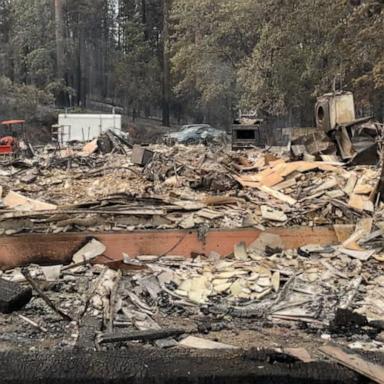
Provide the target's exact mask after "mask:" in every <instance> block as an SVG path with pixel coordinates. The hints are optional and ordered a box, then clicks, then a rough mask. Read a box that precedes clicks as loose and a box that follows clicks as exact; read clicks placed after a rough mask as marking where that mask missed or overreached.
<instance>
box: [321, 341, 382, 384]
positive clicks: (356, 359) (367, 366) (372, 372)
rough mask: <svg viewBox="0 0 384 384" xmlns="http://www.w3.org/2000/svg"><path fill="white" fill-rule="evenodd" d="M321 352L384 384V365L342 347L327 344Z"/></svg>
mask: <svg viewBox="0 0 384 384" xmlns="http://www.w3.org/2000/svg"><path fill="white" fill-rule="evenodd" d="M320 352H322V353H324V355H326V356H328V357H330V358H331V359H333V360H335V361H337V362H338V363H340V364H341V365H344V366H345V367H347V368H349V369H352V370H353V371H355V372H358V373H360V374H362V375H364V376H366V377H368V378H369V379H371V380H373V381H374V382H376V383H379V384H384V367H383V366H380V365H377V364H374V363H371V362H369V361H366V360H364V359H363V358H361V357H360V356H359V355H357V354H354V353H353V354H352V353H347V352H345V351H343V350H342V349H341V348H338V347H334V346H329V345H328V346H325V347H321V348H320Z"/></svg>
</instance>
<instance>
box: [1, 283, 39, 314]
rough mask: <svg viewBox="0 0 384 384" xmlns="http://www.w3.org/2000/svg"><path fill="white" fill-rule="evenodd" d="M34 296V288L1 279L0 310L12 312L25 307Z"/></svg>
mask: <svg viewBox="0 0 384 384" xmlns="http://www.w3.org/2000/svg"><path fill="white" fill-rule="evenodd" d="M31 298H32V289H31V288H24V287H23V286H22V285H20V284H18V283H14V282H13V281H8V280H4V279H0V312H1V313H11V312H13V311H17V310H19V309H21V308H23V307H24V306H25V305H26V304H27V303H28V302H29V301H30V300H31Z"/></svg>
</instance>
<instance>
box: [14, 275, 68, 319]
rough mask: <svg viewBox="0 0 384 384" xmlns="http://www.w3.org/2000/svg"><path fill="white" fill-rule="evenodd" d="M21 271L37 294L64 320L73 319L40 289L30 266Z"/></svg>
mask: <svg viewBox="0 0 384 384" xmlns="http://www.w3.org/2000/svg"><path fill="white" fill-rule="evenodd" d="M21 273H22V274H23V275H24V277H25V279H26V280H27V281H28V283H29V284H30V285H31V287H32V288H33V289H34V290H35V291H36V292H37V294H38V295H39V296H40V297H41V298H42V299H43V300H44V301H45V302H46V303H47V305H48V306H49V307H50V308H51V309H52V310H54V311H55V312H56V313H57V314H58V315H60V316H61V317H62V318H63V319H64V320H67V321H72V317H70V316H69V315H67V314H66V313H64V312H63V311H62V310H61V309H59V308H57V307H56V305H55V304H53V302H52V301H51V299H50V298H49V297H48V296H47V295H46V294H45V293H44V292H43V291H42V290H41V289H40V287H39V286H38V285H37V283H36V282H35V280H33V278H32V276H31V274H30V273H29V270H28V268H22V269H21Z"/></svg>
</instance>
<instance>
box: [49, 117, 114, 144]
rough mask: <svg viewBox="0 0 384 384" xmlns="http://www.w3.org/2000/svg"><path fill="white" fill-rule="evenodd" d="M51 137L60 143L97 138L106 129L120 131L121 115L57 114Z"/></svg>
mask: <svg viewBox="0 0 384 384" xmlns="http://www.w3.org/2000/svg"><path fill="white" fill-rule="evenodd" d="M54 128H55V129H54V130H53V131H52V136H53V137H52V138H53V139H56V140H58V141H59V143H60V144H66V143H68V142H70V141H80V142H86V141H91V140H93V139H95V138H97V137H98V136H99V135H100V134H102V133H103V132H106V131H108V130H112V131H115V132H116V133H119V132H120V131H121V115H115V114H110V115H99V114H75V113H72V114H71V113H65V114H60V115H59V120H58V124H57V125H56V126H54Z"/></svg>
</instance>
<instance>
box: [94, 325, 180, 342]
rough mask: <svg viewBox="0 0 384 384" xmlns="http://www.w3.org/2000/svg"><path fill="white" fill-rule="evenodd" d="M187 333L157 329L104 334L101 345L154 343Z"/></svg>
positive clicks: (101, 336) (99, 340)
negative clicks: (131, 342) (126, 342)
mask: <svg viewBox="0 0 384 384" xmlns="http://www.w3.org/2000/svg"><path fill="white" fill-rule="evenodd" d="M184 333H186V331H185V330H183V329H172V328H171V329H155V330H148V331H133V332H126V333H120V334H107V333H105V334H102V335H100V337H99V339H98V342H99V344H109V343H120V342H124V341H154V340H159V339H166V338H168V337H175V336H180V335H182V334H184Z"/></svg>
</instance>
